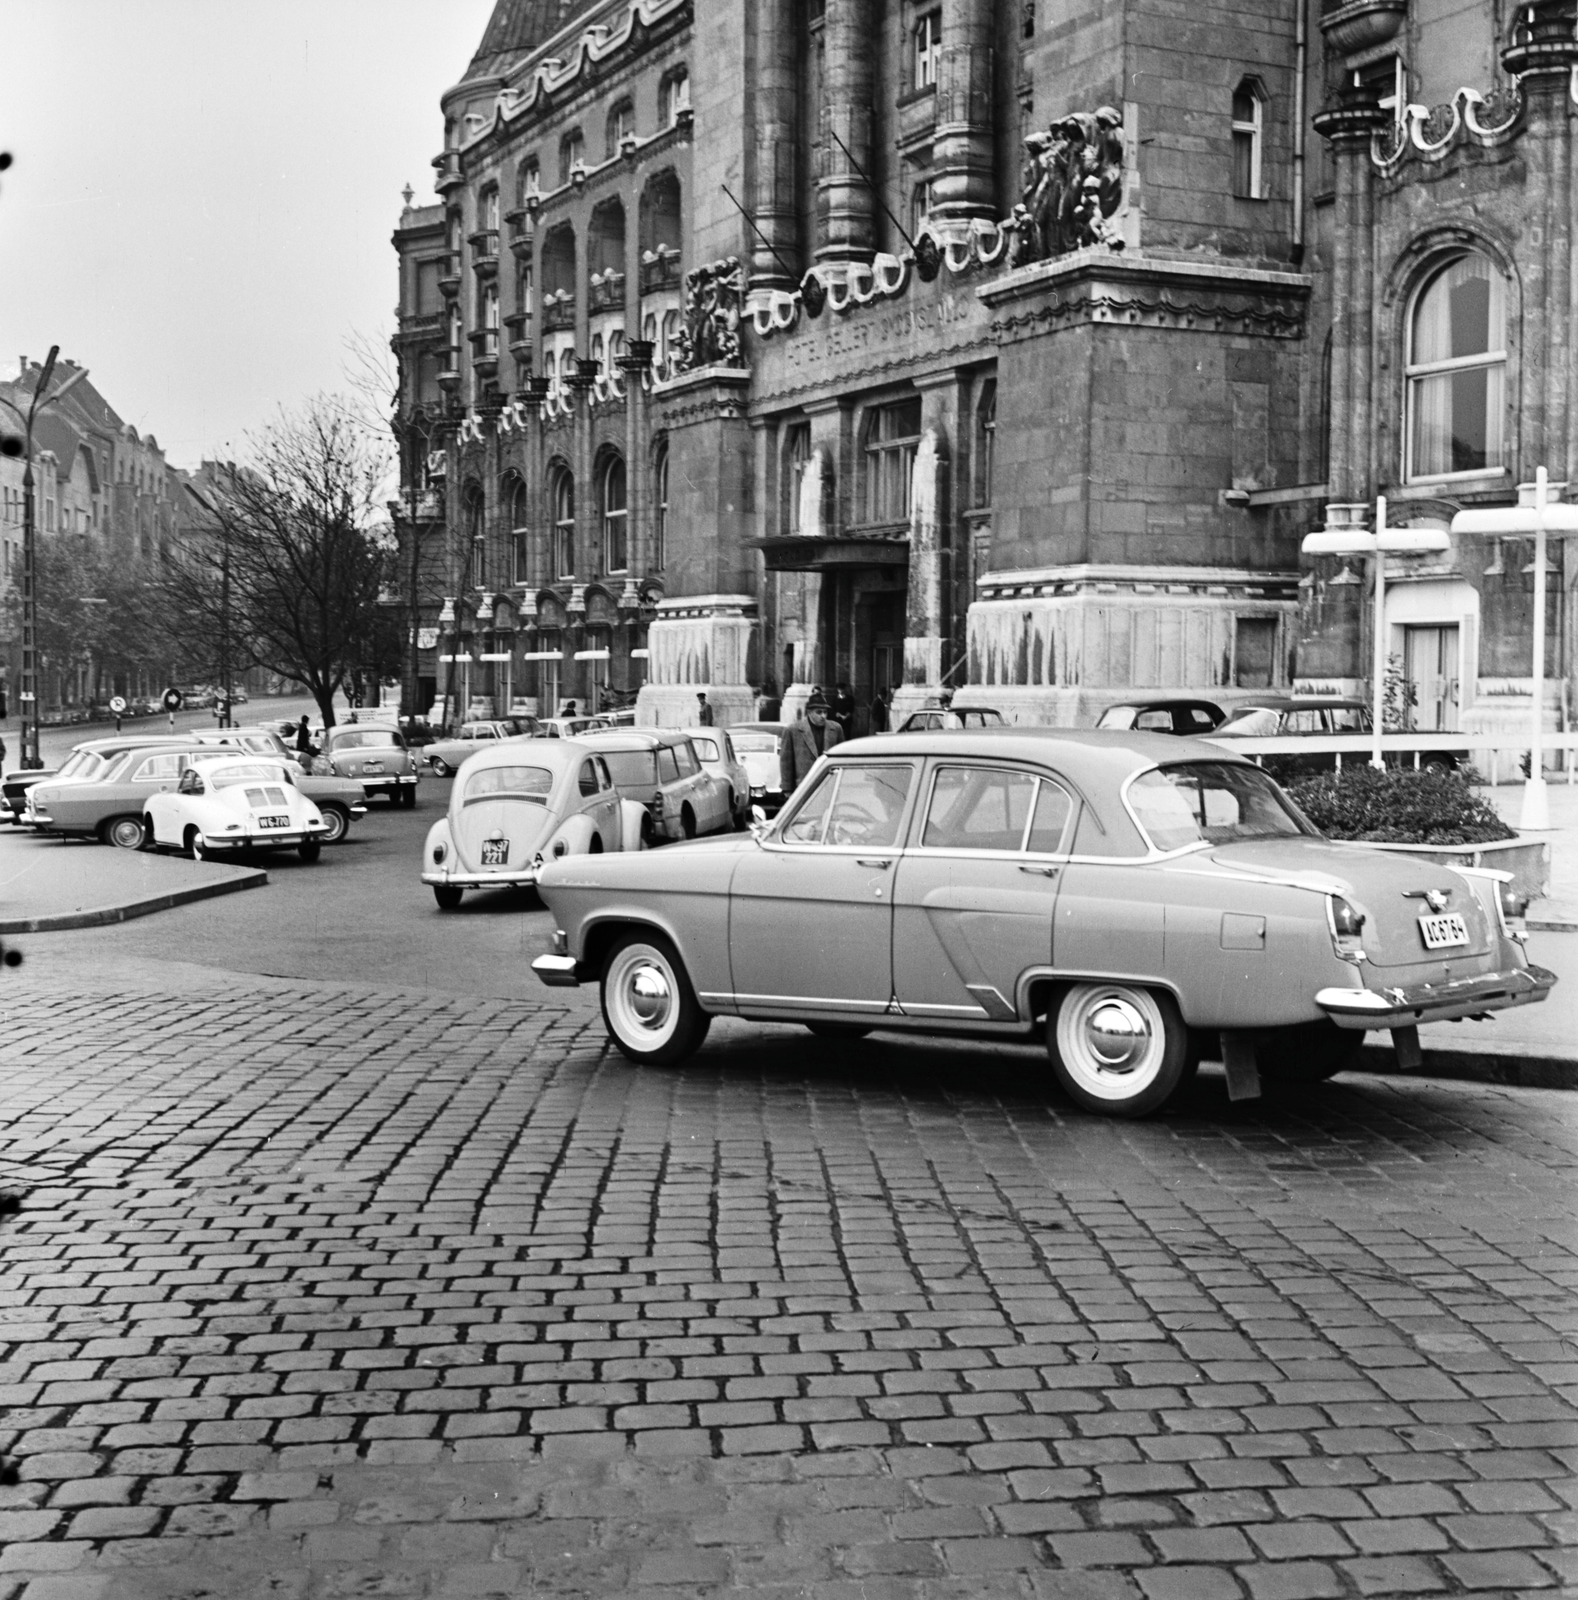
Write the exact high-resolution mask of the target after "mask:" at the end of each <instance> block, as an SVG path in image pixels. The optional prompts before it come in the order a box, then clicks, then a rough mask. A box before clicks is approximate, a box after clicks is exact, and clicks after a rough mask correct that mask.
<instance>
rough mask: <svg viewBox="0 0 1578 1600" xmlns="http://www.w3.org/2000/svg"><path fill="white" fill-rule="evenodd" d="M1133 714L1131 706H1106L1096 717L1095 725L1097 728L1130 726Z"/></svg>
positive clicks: (1131, 725) (1132, 722)
mask: <svg viewBox="0 0 1578 1600" xmlns="http://www.w3.org/2000/svg"><path fill="white" fill-rule="evenodd" d="M1135 714H1136V713H1135V709H1134V707H1133V706H1108V707H1107V709H1106V710H1105V711H1103V712H1102V714H1101V715H1100V716H1099V717H1097V718H1096V726H1097V727H1098V728H1132V727H1133V726H1134V718H1135Z"/></svg>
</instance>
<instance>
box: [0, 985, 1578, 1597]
mask: <svg viewBox="0 0 1578 1600" xmlns="http://www.w3.org/2000/svg"><path fill="white" fill-rule="evenodd" d="M4 1025H5V1034H4V1038H5V1043H4V1046H3V1050H0V1063H3V1066H0V1125H3V1127H4V1129H5V1135H6V1137H5V1142H4V1145H3V1146H0V1156H3V1160H0V1181H3V1187H4V1188H5V1190H6V1191H7V1192H9V1193H10V1194H12V1195H15V1196H16V1197H17V1198H18V1199H19V1200H20V1202H21V1210H20V1212H19V1213H18V1214H16V1215H13V1216H10V1217H9V1218H8V1219H7V1220H6V1222H5V1223H4V1229H5V1251H4V1268H5V1275H4V1282H3V1295H0V1335H3V1359H4V1365H3V1367H0V1383H3V1385H4V1387H3V1389H0V1399H3V1400H4V1402H5V1404H6V1406H7V1407H8V1408H9V1410H8V1413H7V1415H6V1417H5V1422H4V1433H3V1436H0V1449H3V1450H4V1452H5V1455H6V1456H7V1457H8V1458H9V1461H10V1465H11V1468H12V1469H13V1470H12V1471H11V1473H10V1474H8V1475H9V1476H11V1477H12V1478H14V1480H15V1481H12V1482H10V1483H9V1484H8V1485H7V1486H6V1487H3V1488H0V1544H3V1546H4V1549H3V1554H0V1600H11V1597H13V1596H23V1597H25V1600H89V1597H100V1596H102V1597H105V1600H121V1597H128V1600H143V1597H149V1600H152V1597H161V1600H175V1597H177V1596H180V1597H189V1600H197V1597H199V1596H214V1597H216V1600H217V1597H220V1596H223V1597H226V1600H239V1597H250V1596H259V1597H261V1596H265V1595H273V1596H349V1595H375V1594H376V1595H402V1596H404V1595H411V1596H443V1597H447V1596H455V1597H459V1596H477V1595H500V1596H504V1595H508V1596H523V1595H586V1596H599V1597H601V1596H624V1595H643V1596H647V1595H650V1596H658V1595H664V1596H671V1597H672V1596H708V1595H714V1594H730V1593H749V1594H751V1595H753V1596H790V1595H795V1596H800V1595H805V1596H814V1597H816V1600H823V1597H826V1600H845V1597H849V1600H855V1597H860V1600H887V1597H895V1600H896V1597H901V1596H902V1597H906V1600H907V1597H911V1596H914V1597H922V1596H925V1597H941V1596H960V1597H963V1596H1038V1595H1044V1596H1054V1595H1056V1596H1077V1597H1084V1596H1090V1597H1099V1600H1105V1597H1119V1596H1140V1595H1143V1596H1147V1597H1151V1600H1215V1597H1218V1596H1221V1597H1229V1596H1247V1597H1252V1600H1301V1597H1316V1596H1327V1595H1401V1594H1435V1593H1451V1594H1458V1593H1465V1592H1473V1593H1480V1594H1491V1595H1504V1594H1517V1593H1520V1592H1522V1591H1525V1590H1527V1591H1531V1592H1536V1591H1537V1592H1539V1593H1542V1594H1552V1593H1561V1592H1563V1588H1562V1586H1563V1585H1564V1584H1566V1585H1569V1586H1570V1587H1571V1591H1572V1592H1578V1552H1575V1548H1574V1547H1575V1545H1578V1509H1574V1507H1575V1506H1578V1488H1575V1479H1578V1471H1575V1469H1578V1410H1575V1407H1574V1404H1573V1401H1574V1399H1575V1398H1578V1300H1575V1296H1574V1288H1575V1285H1578V1253H1575V1237H1574V1230H1573V1223H1572V1218H1573V1184H1574V1175H1575V1166H1578V1118H1575V1117H1574V1114H1573V1110H1572V1106H1573V1101H1572V1099H1571V1097H1569V1096H1564V1095H1563V1094H1561V1093H1557V1092H1544V1091H1531V1090H1513V1091H1508V1090H1502V1089H1496V1088H1490V1087H1485V1086H1475V1085H1468V1084H1460V1083H1454V1084H1445V1083H1439V1082H1430V1081H1408V1080H1403V1079H1395V1078H1392V1079H1385V1080H1380V1079H1375V1078H1358V1077H1351V1078H1347V1079H1344V1080H1341V1081H1339V1082H1338V1083H1336V1084H1334V1085H1331V1086H1329V1087H1328V1088H1327V1089H1326V1090H1325V1091H1323V1092H1322V1093H1320V1094H1318V1095H1310V1096H1306V1097H1301V1098H1298V1099H1285V1100H1282V1101H1270V1102H1266V1103H1263V1104H1257V1105H1251V1106H1248V1107H1244V1106H1239V1107H1232V1106H1230V1105H1229V1104H1228V1102H1227V1100H1226V1096H1225V1092H1224V1089H1223V1086H1222V1083H1221V1080H1220V1079H1219V1078H1217V1077H1212V1076H1202V1078H1201V1080H1200V1082H1199V1083H1198V1084H1197V1085H1196V1086H1195V1088H1194V1089H1193V1090H1192V1091H1191V1092H1190V1093H1189V1094H1188V1095H1186V1096H1185V1097H1184V1098H1183V1101H1182V1103H1181V1105H1180V1106H1179V1107H1178V1108H1177V1109H1175V1110H1174V1111H1173V1112H1171V1113H1170V1114H1168V1115H1167V1116H1165V1117H1163V1118H1161V1119H1158V1120H1156V1121H1154V1122H1149V1123H1141V1124H1134V1125H1123V1124H1114V1123H1107V1122H1101V1121H1098V1120H1096V1119H1094V1118H1091V1117H1087V1116H1084V1115H1080V1114H1077V1113H1075V1112H1074V1111H1073V1110H1072V1109H1071V1108H1070V1107H1069V1106H1068V1105H1067V1103H1066V1102H1063V1101H1061V1100H1059V1099H1057V1098H1055V1097H1054V1096H1053V1095H1052V1094H1051V1093H1050V1092H1049V1091H1048V1090H1047V1089H1046V1088H1045V1087H1044V1082H1043V1079H1044V1073H1043V1070H1042V1067H1041V1063H1040V1061H1039V1059H1038V1058H1037V1057H1036V1056H1035V1055H1033V1054H1031V1053H1028V1052H1019V1053H1014V1052H1011V1051H1006V1050H1005V1051H994V1052H984V1051H981V1050H977V1049H970V1048H962V1047H961V1048H938V1047H933V1048H926V1047H916V1046H912V1045H901V1044H898V1043H893V1042H886V1041H875V1042H867V1043H865V1044H862V1045H860V1046H856V1047H851V1048H849V1049H847V1050H843V1049H837V1048H831V1047H829V1046H827V1045H824V1044H820V1043H817V1044H813V1043H812V1042H811V1041H810V1040H809V1039H808V1038H807V1036H806V1035H805V1034H804V1033H797V1032H795V1031H793V1030H789V1029H782V1028H766V1027H760V1028H757V1027H747V1026H744V1025H741V1024H732V1025H728V1024H726V1025H721V1026H719V1027H718V1028H717V1029H716V1030H715V1032H714V1035H713V1040H712V1042H711V1043H710V1045H709V1046H708V1047H707V1048H706V1049H705V1050H704V1051H703V1052H702V1054H701V1055H700V1056H699V1057H698V1058H697V1059H696V1060H695V1062H693V1063H692V1064H691V1065H690V1066H689V1067H687V1068H686V1069H685V1070H684V1071H683V1072H676V1073H673V1074H668V1075H662V1074H642V1073H639V1072H637V1071H634V1070H632V1069H631V1068H629V1067H628V1066H627V1065H626V1064H625V1063H624V1062H623V1061H622V1060H621V1059H619V1058H617V1057H612V1056H610V1054H609V1053H608V1051H607V1049H606V1047H605V1044H604V1041H603V1033H602V1028H601V1025H600V1023H599V1022H597V1021H595V1020H594V1019H593V1017H592V1016H591V1015H590V1014H589V1011H588V1008H587V1006H586V1004H585V1002H584V1000H583V999H582V998H581V997H579V996H575V997H571V1003H570V1004H569V1005H564V1004H560V1003H559V1002H558V1001H556V1000H555V1001H552V1002H550V1003H534V1004H531V1005H525V1006H523V1005H520V1004H517V1003H506V1002H502V1001H496V1000H459V999H447V998H441V997H436V996H434V995H431V994H424V993H419V992H417V991H415V990H387V991H384V992H369V990H367V989H366V988H364V987H357V988H354V989H350V988H345V987H338V988H337V987H335V986H332V985H327V984H325V985H317V986H314V985H311V984H306V983H302V982H300V981H295V980H293V981H291V982H289V983H285V982H278V981H270V980H267V979H253V978H244V979H235V980H232V981H230V982H228V983H227V984H226V985H225V986H224V987H223V988H219V987H216V986H212V985H211V986H209V987H206V988H205V987H202V986H198V987H196V988H194V989H191V990H184V991H175V990H172V991H170V992H158V991H156V990H154V991H150V990H149V989H147V988H143V987H132V986H126V987H124V988H121V987H112V988H110V989H109V990H108V992H101V993H99V994H97V995H95V996H93V997H91V998H85V997H84V996H83V995H82V994H81V993H80V992H77V991H76V990H74V989H73V988H71V987H69V986H67V985H65V984H63V983H58V982H49V981H37V980H33V979H29V978H26V977H25V976H21V975H19V976H17V977H14V978H13V979H12V980H11V981H10V984H9V986H8V990H7V994H6V1015H5V1017H4Z"/></svg>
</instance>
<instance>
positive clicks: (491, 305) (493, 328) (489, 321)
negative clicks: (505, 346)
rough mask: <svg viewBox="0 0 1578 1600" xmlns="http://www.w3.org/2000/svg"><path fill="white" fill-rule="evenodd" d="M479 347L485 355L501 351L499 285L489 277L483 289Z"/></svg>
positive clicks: (494, 354) (492, 354) (493, 354)
mask: <svg viewBox="0 0 1578 1600" xmlns="http://www.w3.org/2000/svg"><path fill="white" fill-rule="evenodd" d="M479 349H480V352H481V354H482V355H484V356H496V355H497V354H498V353H499V286H498V284H497V282H496V281H494V280H493V279H491V278H490V279H489V280H488V282H487V283H486V284H485V285H484V286H483V290H482V339H481V342H480V345H479Z"/></svg>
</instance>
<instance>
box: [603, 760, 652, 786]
mask: <svg viewBox="0 0 1578 1600" xmlns="http://www.w3.org/2000/svg"><path fill="white" fill-rule="evenodd" d="M603 760H605V761H606V762H607V763H608V771H609V775H610V776H611V777H612V778H613V780H614V783H615V784H616V785H617V786H618V787H620V788H626V787H631V788H634V787H641V786H645V787H646V788H649V789H650V788H654V787H656V784H657V762H656V761H655V760H654V759H653V755H652V752H651V751H650V750H610V751H608V752H607V753H606V754H605V755H604V757H603Z"/></svg>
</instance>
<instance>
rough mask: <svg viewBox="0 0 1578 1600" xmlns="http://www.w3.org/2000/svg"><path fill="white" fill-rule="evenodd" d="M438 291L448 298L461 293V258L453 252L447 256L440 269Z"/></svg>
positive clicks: (450, 298)
mask: <svg viewBox="0 0 1578 1600" xmlns="http://www.w3.org/2000/svg"><path fill="white" fill-rule="evenodd" d="M438 292H439V293H440V294H441V295H443V297H444V298H445V299H446V300H453V299H454V298H455V296H456V295H457V294H459V293H460V258H459V257H458V256H457V255H455V254H454V253H453V252H451V253H450V254H449V255H447V256H445V257H444V259H443V263H442V264H441V265H440V267H439V269H438Z"/></svg>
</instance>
